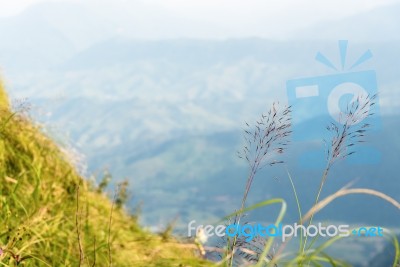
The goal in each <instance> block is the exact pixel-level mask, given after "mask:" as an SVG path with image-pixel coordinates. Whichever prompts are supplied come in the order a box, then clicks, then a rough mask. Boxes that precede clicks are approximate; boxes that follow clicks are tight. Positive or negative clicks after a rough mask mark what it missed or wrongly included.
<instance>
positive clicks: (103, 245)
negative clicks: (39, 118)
mask: <svg viewBox="0 0 400 267" xmlns="http://www.w3.org/2000/svg"><path fill="white" fill-rule="evenodd" d="M0 177H1V185H0V206H1V209H0V225H1V227H0V265H1V266H17V265H18V266H207V265H208V263H207V262H206V261H203V260H201V259H199V258H198V257H197V256H196V255H195V253H194V251H193V249H190V248H191V247H193V246H192V245H184V244H180V243H179V242H178V241H176V240H174V239H173V238H165V236H164V237H163V236H158V235H155V234H152V233H149V232H147V231H145V230H144V229H142V228H141V227H140V226H139V225H138V224H137V222H136V217H135V216H131V215H128V214H127V213H126V212H125V211H124V210H123V208H122V205H121V203H120V202H121V201H124V199H125V198H126V195H125V194H126V192H122V194H119V195H118V194H117V195H116V197H114V201H111V200H110V198H109V197H107V196H106V194H105V193H103V192H102V191H103V190H102V189H103V188H98V187H96V186H95V185H92V184H90V183H89V182H88V181H86V180H85V179H83V177H81V176H80V175H79V174H78V173H77V171H76V170H75V169H74V167H73V166H72V165H71V164H70V162H69V160H68V158H67V157H66V155H65V154H64V153H63V152H62V151H61V150H60V148H59V147H58V146H57V145H56V144H55V143H54V142H53V141H52V140H50V139H49V138H48V137H46V136H45V135H44V134H42V132H41V129H40V127H39V126H37V125H35V124H33V123H32V122H31V121H30V120H29V119H28V118H27V117H26V116H23V115H21V114H20V113H19V112H17V111H15V110H14V111H13V110H12V109H11V107H10V104H9V101H8V98H7V95H6V93H5V91H4V88H3V86H2V85H1V84H0ZM118 196H119V197H118ZM116 200H118V201H116Z"/></svg>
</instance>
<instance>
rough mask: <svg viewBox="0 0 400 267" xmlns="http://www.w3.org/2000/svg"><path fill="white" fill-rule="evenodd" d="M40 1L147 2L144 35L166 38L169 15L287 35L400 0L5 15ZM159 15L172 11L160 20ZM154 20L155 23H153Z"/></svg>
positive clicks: (164, 5)
mask: <svg viewBox="0 0 400 267" xmlns="http://www.w3.org/2000/svg"><path fill="white" fill-rule="evenodd" d="M39 2H75V3H80V4H83V5H85V6H86V7H87V8H88V9H89V10H91V11H94V12H97V13H99V14H103V15H105V16H108V18H107V19H110V18H116V17H118V16H119V13H125V14H126V13H127V12H128V13H129V12H131V13H130V14H128V15H129V16H131V17H134V16H138V14H137V13H134V11H135V10H136V11H137V10H143V9H141V8H143V6H145V10H146V12H142V11H140V12H141V13H140V14H139V16H142V17H147V19H148V20H149V21H150V22H146V26H147V27H146V33H144V34H143V37H147V35H146V34H147V32H148V33H149V34H148V35H149V36H150V37H151V36H156V37H157V36H161V37H163V34H162V33H163V32H162V31H163V29H161V30H160V31H161V33H159V32H156V31H154V32H151V31H152V29H153V28H160V27H159V25H157V23H159V24H163V23H164V24H165V18H167V21H168V22H170V21H172V20H173V18H179V19H180V20H177V22H176V24H178V27H179V25H181V24H185V23H182V21H184V22H186V21H187V22H188V24H190V23H192V24H193V25H200V26H199V27H197V28H195V27H193V29H196V34H197V35H198V36H199V37H217V38H218V37H223V38H225V37H243V36H259V37H271V38H287V36H288V35H290V34H291V33H292V32H296V30H297V29H302V28H305V27H307V26H309V25H312V24H315V23H318V22H319V21H322V20H336V19H340V18H342V17H347V16H351V15H354V14H358V13H362V12H366V11H368V10H371V9H374V8H377V7H379V6H384V5H389V4H392V3H395V2H400V0H333V1H332V0H324V1H316V0H79V1H78V0H64V1H63V0H47V1H45V0H0V17H5V16H12V15H15V14H18V13H19V12H21V11H22V10H24V9H25V8H27V7H28V6H29V5H33V4H36V3H39ZM111 11H112V12H111ZM119 11H120V12H119ZM153 11H154V12H153ZM107 13H108V14H107ZM143 13H144V14H143ZM159 15H162V16H164V15H167V16H164V21H163V20H161V22H159V21H157V18H158V17H159ZM168 18H172V19H168ZM182 19H183V20H182ZM153 21H154V25H156V26H154V27H152V26H151V24H153ZM121 24H123V23H121ZM192 24H190V25H192ZM149 25H150V26H149ZM182 27H185V25H182ZM171 28H173V27H171ZM213 28H215V30H214V29H213ZM202 29H204V30H203V32H204V34H202ZM213 30H214V31H213ZM182 32H184V33H183V34H180V33H179V32H177V34H176V36H175V37H186V36H184V35H190V34H187V32H188V30H186V31H182ZM189 32H190V31H189ZM180 35H182V36H180ZM203 35H204V36H203Z"/></svg>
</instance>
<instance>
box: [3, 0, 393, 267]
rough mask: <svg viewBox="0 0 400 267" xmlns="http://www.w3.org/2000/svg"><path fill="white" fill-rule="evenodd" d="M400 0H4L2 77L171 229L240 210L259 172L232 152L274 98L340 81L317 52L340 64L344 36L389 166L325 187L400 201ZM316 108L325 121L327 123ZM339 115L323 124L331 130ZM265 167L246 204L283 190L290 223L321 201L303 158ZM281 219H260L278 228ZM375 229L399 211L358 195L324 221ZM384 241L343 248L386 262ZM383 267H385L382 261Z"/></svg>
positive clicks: (314, 172)
mask: <svg viewBox="0 0 400 267" xmlns="http://www.w3.org/2000/svg"><path fill="white" fill-rule="evenodd" d="M398 14H400V1H394V0H380V1H377V0H376V1H375V0H374V1H373V0H369V1H365V0H355V1H344V0H337V1H318V2H317V1H312V0H302V1H288V0H283V1H282V0H280V1H278V0H271V1H263V0H250V1H238V0H230V1H228V0H219V1H215V0H214V1H211V0H202V1H184V0H146V1H144V0H142V1H139V0H131V1H127V0H126V1H123V0H113V1H111V0H97V1H73V0H70V1H40V0H14V1H5V0H0V70H1V76H2V79H3V80H4V82H5V84H6V88H7V89H8V93H9V94H10V96H11V97H12V99H14V100H21V99H27V101H28V102H29V103H31V104H32V105H33V109H32V116H33V117H34V119H35V120H36V121H38V122H40V123H41V124H43V125H44V129H45V131H46V132H47V133H48V134H49V135H50V136H52V137H53V138H55V139H56V140H58V142H60V144H63V145H64V146H67V147H69V150H70V151H72V153H73V154H74V159H75V160H76V163H77V166H78V167H79V168H80V170H81V172H82V173H84V174H85V175H86V176H87V177H90V176H93V175H94V176H96V177H100V176H101V174H102V173H103V171H104V170H108V171H109V172H110V173H111V174H112V175H113V177H114V179H113V183H116V182H118V181H122V180H123V179H127V180H128V181H129V185H130V192H131V195H132V197H131V198H130V201H129V204H128V207H127V208H128V209H131V210H134V209H135V207H137V206H138V205H141V208H142V214H141V222H142V224H143V225H145V226H147V227H149V228H150V229H152V230H154V231H157V230H160V229H163V228H164V227H165V226H166V225H167V224H168V223H170V222H171V221H174V220H176V231H178V232H179V231H183V232H184V231H185V230H186V228H185V227H186V225H187V223H188V222H189V221H191V220H196V221H197V222H198V223H199V224H206V223H211V222H214V221H215V220H216V219H218V218H221V217H223V216H224V215H226V214H229V213H231V212H233V211H234V210H235V209H237V208H239V207H240V201H241V197H242V194H243V190H244V185H245V182H246V177H247V166H246V164H245V162H242V161H240V160H239V159H238V158H237V156H236V151H237V150H239V149H241V147H242V145H243V141H242V129H243V126H244V124H245V121H247V122H250V123H251V122H254V121H255V120H256V119H257V118H258V117H259V116H260V115H261V113H262V112H264V111H266V110H267V109H268V108H269V107H270V105H271V104H272V103H273V102H274V101H279V102H281V103H287V95H286V82H287V81H288V80H291V79H295V78H302V77H309V76H323V75H329V74H335V73H337V72H335V71H334V70H332V69H329V68H327V67H326V66H324V65H322V64H320V63H318V62H317V61H315V55H316V53H317V52H321V53H323V54H324V55H326V56H327V57H328V58H329V59H330V60H331V61H332V63H334V64H335V65H340V56H339V52H338V45H337V42H338V40H343V39H345V40H349V46H348V51H347V58H348V61H349V62H354V61H355V60H356V59H357V58H358V57H359V56H360V55H362V53H364V52H365V51H366V50H368V49H370V50H371V52H372V54H373V57H372V58H371V59H370V60H369V61H367V62H365V63H363V64H361V65H360V66H358V67H357V70H375V71H376V75H377V81H378V88H379V105H380V117H381V121H382V130H381V131H380V133H379V134H378V135H374V138H371V139H370V140H369V141H370V142H371V143H372V144H373V145H374V146H375V147H376V148H378V149H379V151H380V152H381V154H382V159H381V161H380V163H379V164H377V165H374V166H369V165H357V166H353V165H347V163H346V162H343V163H340V164H337V165H336V166H335V168H334V169H333V170H332V172H331V174H330V177H329V178H328V182H327V185H326V187H325V189H324V191H323V193H322V196H326V195H328V194H331V193H333V192H335V191H336V190H338V189H339V188H341V187H343V186H344V185H346V184H347V183H349V182H351V181H353V182H354V183H355V185H354V186H355V187H367V188H372V189H376V190H381V191H382V192H384V193H386V194H388V195H390V196H392V197H394V198H395V199H397V200H399V198H400V182H399V176H398V165H397V164H398V161H399V152H400V128H399V126H398V125H399V123H400V118H399V108H400V88H399V86H400V73H399V69H400V34H399V33H400V17H399V16H398ZM318 115H319V114H315V116H318ZM328 123H329V122H327V124H328ZM306 147H307V146H305V145H304V144H294V145H293V146H292V147H291V148H290V149H289V151H288V153H287V154H286V156H285V164H284V165H280V166H277V167H273V168H267V169H264V170H263V172H261V173H260V174H259V175H258V176H257V177H256V179H255V184H254V185H253V189H252V191H251V192H250V196H249V203H256V202H258V201H262V200H265V199H268V198H273V197H283V198H285V199H286V200H287V201H288V203H289V210H288V214H287V216H286V221H285V222H287V223H294V222H295V221H296V220H297V216H298V215H297V207H296V204H295V199H294V197H293V193H292V190H291V187H290V182H289V181H288V178H287V173H286V169H288V170H289V171H290V173H291V174H292V176H293V178H294V182H295V184H296V187H297V189H298V194H299V198H300V202H301V204H302V205H303V209H304V210H307V209H308V208H309V207H310V206H311V205H312V203H313V200H314V197H315V194H316V192H317V189H318V186H319V181H320V177H321V174H322V173H321V170H319V169H318V168H314V169H306V168H303V167H302V166H301V165H300V164H299V162H298V161H297V160H296V159H297V155H298V154H299V153H301V151H303V150H304V149H305V148H306ZM276 215H277V210H276V209H274V208H268V209H265V210H260V211H258V212H257V214H255V215H254V218H253V219H254V220H257V221H258V222H261V221H262V222H272V221H274V220H275V218H276ZM317 219H318V220H319V221H329V222H331V223H332V222H335V223H347V224H352V225H379V226H382V227H387V228H390V229H392V230H394V231H398V230H399V228H400V214H399V212H398V211H397V210H396V209H395V208H393V207H391V206H389V205H388V204H386V203H384V202H382V201H381V200H377V199H374V198H372V197H368V196H349V197H346V198H344V199H340V200H337V201H336V202H334V203H333V204H331V205H330V206H328V207H327V208H326V209H325V210H324V211H323V212H321V214H318V216H316V220H317ZM385 246H386V244H385V240H384V239H365V240H363V241H360V240H350V239H348V240H346V241H344V242H343V243H342V245H341V246H340V247H336V248H335V249H334V250H333V253H334V254H335V253H336V254H337V255H342V257H344V258H346V259H347V260H349V261H350V262H352V263H354V264H355V265H359V266H372V265H369V264H371V262H373V261H377V259H382V257H383V259H384V256H382V255H387V251H386V249H387V248H386V247H385ZM376 266H385V265H376Z"/></svg>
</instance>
